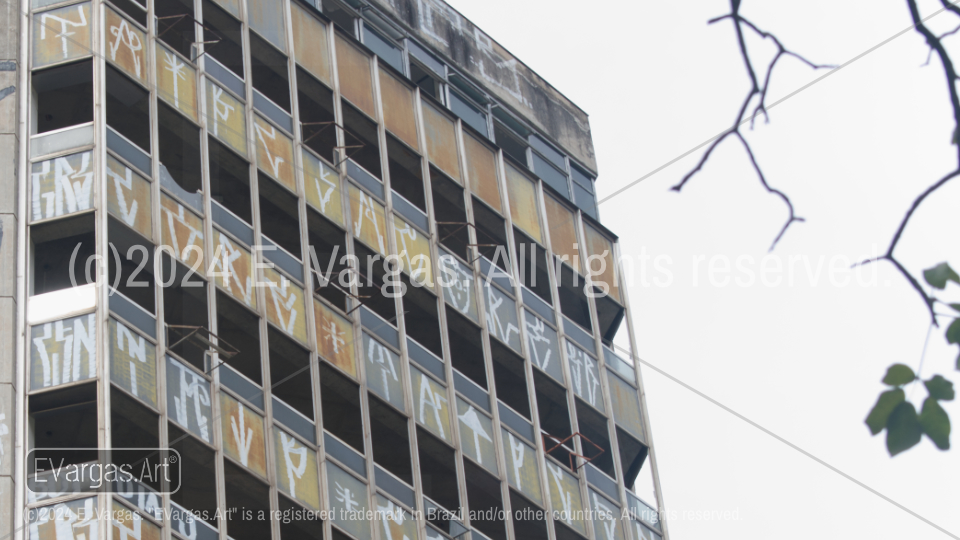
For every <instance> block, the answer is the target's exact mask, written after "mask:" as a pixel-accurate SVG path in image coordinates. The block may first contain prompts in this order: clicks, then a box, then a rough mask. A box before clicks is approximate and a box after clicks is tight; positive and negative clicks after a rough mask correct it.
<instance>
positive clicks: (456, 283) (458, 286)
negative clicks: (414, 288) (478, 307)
mask: <svg viewBox="0 0 960 540" xmlns="http://www.w3.org/2000/svg"><path fill="white" fill-rule="evenodd" d="M440 269H441V271H442V272H443V276H444V278H443V279H441V280H440V284H441V285H442V286H443V288H444V292H446V293H447V296H448V298H447V300H448V301H449V302H450V304H452V305H453V307H455V308H457V310H458V311H459V312H460V313H464V314H466V313H467V312H469V311H470V298H471V297H472V296H473V295H472V294H471V292H472V289H471V287H472V283H473V273H471V272H467V271H465V270H464V269H463V268H462V267H461V266H460V264H459V263H457V260H456V259H454V258H453V255H442V256H440Z"/></svg>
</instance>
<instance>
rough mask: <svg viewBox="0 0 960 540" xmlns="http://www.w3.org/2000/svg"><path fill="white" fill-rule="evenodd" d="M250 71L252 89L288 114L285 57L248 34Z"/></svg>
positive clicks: (253, 35)
mask: <svg viewBox="0 0 960 540" xmlns="http://www.w3.org/2000/svg"><path fill="white" fill-rule="evenodd" d="M250 71H251V72H252V74H253V87H254V88H255V89H256V90H259V91H260V93H261V94H263V95H264V96H266V97H267V98H269V99H270V101H272V102H274V103H275V104H276V105H279V106H280V108H282V109H283V110H285V111H287V112H290V77H289V75H287V57H286V56H284V55H283V53H281V52H280V51H278V50H276V49H274V48H273V47H272V46H271V45H270V44H268V43H267V42H266V41H264V40H262V39H260V38H259V37H258V36H257V35H256V34H250Z"/></svg>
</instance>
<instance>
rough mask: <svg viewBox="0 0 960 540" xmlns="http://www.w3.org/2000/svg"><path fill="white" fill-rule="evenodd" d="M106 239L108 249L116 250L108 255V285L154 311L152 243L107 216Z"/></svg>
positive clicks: (146, 308)
mask: <svg viewBox="0 0 960 540" xmlns="http://www.w3.org/2000/svg"><path fill="white" fill-rule="evenodd" d="M107 238H108V240H109V242H110V249H111V251H113V250H116V252H115V253H116V255H115V256H111V257H107V265H108V266H109V267H110V283H111V285H112V286H114V287H115V288H116V289H117V290H118V291H120V292H121V293H123V295H124V296H126V297H127V298H129V299H130V300H133V301H134V302H136V303H137V304H138V305H139V306H140V307H142V308H143V309H145V310H147V311H149V312H150V313H156V309H155V304H156V298H155V294H154V283H155V281H156V280H155V279H154V275H153V269H154V267H155V266H154V262H153V261H154V259H153V256H154V245H153V244H152V243H151V242H148V241H147V240H145V239H144V238H143V237H141V236H140V235H139V234H137V233H135V232H133V230H131V229H129V228H127V227H125V226H124V225H122V224H121V223H120V222H119V221H117V220H116V219H114V218H113V217H110V218H108V219H107ZM117 262H119V263H120V264H119V267H118V265H117Z"/></svg>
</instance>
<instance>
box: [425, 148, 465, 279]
mask: <svg viewBox="0 0 960 540" xmlns="http://www.w3.org/2000/svg"><path fill="white" fill-rule="evenodd" d="M430 184H431V190H432V191H433V213H434V216H435V217H436V219H437V235H438V236H439V237H440V239H439V242H440V244H441V245H443V246H445V247H447V248H448V249H449V250H450V251H452V252H454V253H456V254H457V255H459V256H460V257H461V258H463V259H466V260H470V256H469V247H468V245H469V244H470V233H469V231H468V230H467V226H466V223H467V209H466V204H465V203H464V202H463V188H461V187H460V186H458V185H457V184H456V183H455V182H454V181H453V180H450V179H449V178H447V177H446V176H445V175H444V174H443V173H441V172H440V171H439V170H438V169H437V168H435V167H432V166H431V167H430Z"/></svg>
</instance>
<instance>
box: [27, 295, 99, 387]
mask: <svg viewBox="0 0 960 540" xmlns="http://www.w3.org/2000/svg"><path fill="white" fill-rule="evenodd" d="M30 337H31V340H30V342H31V345H30V389H31V390H36V389H38V388H50V387H53V386H59V385H61V384H67V383H71V382H77V381H83V380H87V379H93V378H94V377H96V376H97V360H96V359H97V316H96V315H95V314H94V313H90V314H88V315H81V316H79V317H73V318H70V319H64V320H60V321H56V322H48V323H44V324H41V325H37V326H34V327H33V328H31V329H30Z"/></svg>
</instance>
